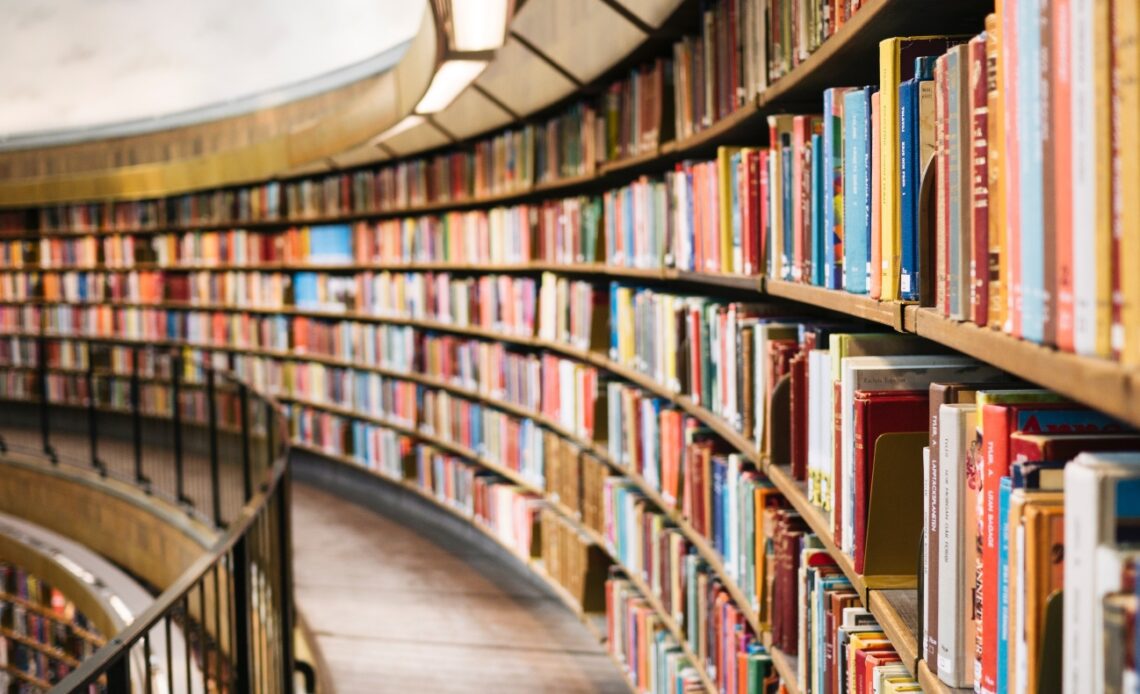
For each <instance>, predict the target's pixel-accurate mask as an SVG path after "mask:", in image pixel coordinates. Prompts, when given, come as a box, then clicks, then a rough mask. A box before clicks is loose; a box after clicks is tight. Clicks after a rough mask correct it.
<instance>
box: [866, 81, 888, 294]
mask: <svg viewBox="0 0 1140 694" xmlns="http://www.w3.org/2000/svg"><path fill="white" fill-rule="evenodd" d="M881 94H882V90H879V91H876V92H875V93H874V94H872V95H871V139H870V140H869V143H870V145H869V146H870V149H871V179H870V185H869V186H868V190H869V191H870V199H871V224H870V227H869V230H870V233H869V234H868V236H869V242H870V246H871V248H870V253H869V255H868V261H867V262H868V264H867V268H868V270H867V274H868V278H867V282H868V286H867V292H868V293H869V294H870V295H871V298H872V299H878V298H881V296H882V288H883V284H882V282H883V275H882V273H881V272H879V267H880V266H881V265H882V264H883V238H884V235H885V234H884V233H883V232H884V227H883V191H882V186H883V172H882V169H883V140H882V126H883V118H884V114H883V110H882V98H881Z"/></svg>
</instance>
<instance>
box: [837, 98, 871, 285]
mask: <svg viewBox="0 0 1140 694" xmlns="http://www.w3.org/2000/svg"><path fill="white" fill-rule="evenodd" d="M869 96H870V94H869V93H868V91H867V90H865V89H859V90H854V91H851V92H848V93H847V94H846V95H844V99H843V223H844V236H843V250H844V259H843V287H844V288H845V289H846V290H847V291H849V292H851V293H852V294H865V293H867V273H866V270H865V269H866V265H867V261H866V254H867V252H868V238H867V235H868V233H869V232H870V218H869V215H868V214H867V213H868V212H869V211H870V198H869V195H868V190H867V185H866V179H867V178H868V177H869V176H870V171H869V169H870V167H869V166H868V164H869V160H870V158H869V152H868V151H867V137H868V135H867V131H868V130H870V127H869V126H870V123H869V120H870V113H869V112H868V111H869V108H868V106H869V102H870V98H869Z"/></svg>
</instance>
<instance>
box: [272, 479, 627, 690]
mask: <svg viewBox="0 0 1140 694" xmlns="http://www.w3.org/2000/svg"><path fill="white" fill-rule="evenodd" d="M293 551H294V565H295V583H296V593H297V602H298V605H299V606H300V608H301V609H302V610H303V612H304V615H305V618H306V619H307V621H308V623H309V626H310V627H311V628H312V630H313V632H314V633H315V634H316V635H317V640H318V642H319V644H320V648H321V651H322V652H323V654H324V658H325V660H326V661H327V663H328V665H329V668H330V670H331V673H332V680H333V683H334V684H335V685H336V690H337V692H339V693H340V694H346V693H351V692H627V691H628V688H627V687H626V685H625V684H624V681H623V679H622V676H621V673H620V672H619V671H618V670H617V667H616V666H615V665H614V664H613V662H612V661H611V660H610V658H609V657H608V656H607V655H606V653H605V652H604V651H603V650H602V647H601V646H600V645H599V644H598V643H597V641H595V640H594V639H593V638H592V637H591V636H590V635H589V632H588V631H587V630H586V629H585V627H583V626H582V624H581V623H580V622H579V621H578V619H577V617H575V616H574V615H573V614H571V613H570V612H569V611H568V610H567V609H566V608H565V607H564V606H563V605H562V603H560V602H559V601H558V600H557V598H555V597H554V596H551V595H549V594H548V593H546V592H545V591H544V590H542V588H541V587H540V586H537V585H535V584H534V583H533V582H532V581H531V580H528V579H526V578H525V577H524V576H522V575H520V568H519V567H516V566H511V565H510V562H509V561H504V559H505V558H504V557H501V556H496V555H494V554H492V552H491V550H489V549H486V548H481V547H480V546H478V545H477V543H472V542H469V541H465V540H464V539H463V538H461V537H457V536H451V537H449V536H448V535H447V534H446V533H440V532H438V531H427V530H426V529H421V530H420V531H417V530H416V529H414V528H412V527H408V526H406V525H402V524H400V523H398V522H396V521H395V520H392V519H389V518H386V517H385V516H383V515H380V514H378V513H376V512H373V511H371V510H367V509H365V508H363V507H361V506H356V505H354V504H352V503H349V502H345V501H343V500H340V499H338V498H336V497H334V496H331V495H329V494H327V493H325V492H323V491H320V490H318V489H316V488H314V487H310V486H306V485H305V484H303V483H295V484H294V486H293ZM507 559H509V558H507Z"/></svg>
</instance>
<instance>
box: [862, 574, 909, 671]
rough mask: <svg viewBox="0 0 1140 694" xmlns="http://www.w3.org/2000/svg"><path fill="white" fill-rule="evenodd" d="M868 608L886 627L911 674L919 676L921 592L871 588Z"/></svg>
mask: <svg viewBox="0 0 1140 694" xmlns="http://www.w3.org/2000/svg"><path fill="white" fill-rule="evenodd" d="M869 592H870V595H869V598H870V600H869V604H868V606H867V609H869V610H870V611H871V614H873V615H874V616H875V619H876V620H878V622H879V625H880V626H882V627H883V631H884V632H886V634H887V638H889V639H890V640H891V644H893V645H894V647H895V650H896V651H898V653H899V658H901V659H902V662H903V664H904V665H906V668H907V670H908V671H909V672H910V674H911V676H912V677H915V678H917V677H918V673H917V668H918V660H919V652H918V639H917V637H916V634H915V632H916V631H917V630H918V591H915V590H906V589H902V590H871V591H869Z"/></svg>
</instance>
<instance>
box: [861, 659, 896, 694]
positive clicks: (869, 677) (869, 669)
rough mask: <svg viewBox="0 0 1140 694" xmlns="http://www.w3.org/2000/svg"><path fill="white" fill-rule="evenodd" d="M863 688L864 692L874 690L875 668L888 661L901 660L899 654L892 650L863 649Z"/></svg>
mask: <svg viewBox="0 0 1140 694" xmlns="http://www.w3.org/2000/svg"><path fill="white" fill-rule="evenodd" d="M860 655H861V656H863V689H862V691H864V692H866V694H873V693H874V692H875V668H877V667H879V666H881V665H886V664H888V663H899V662H902V658H900V657H899V654H898V653H896V652H895V651H893V650H876V651H863V652H862V653H860Z"/></svg>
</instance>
